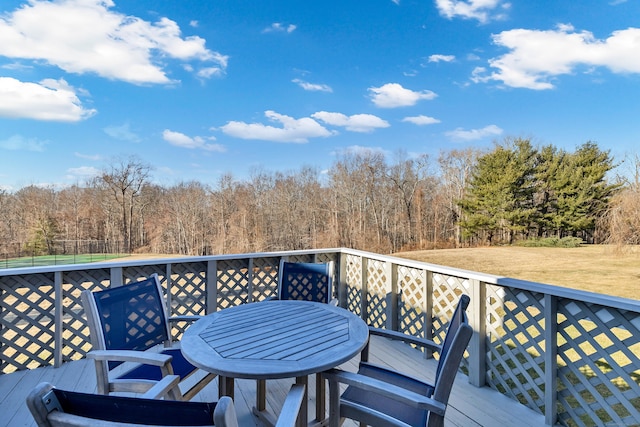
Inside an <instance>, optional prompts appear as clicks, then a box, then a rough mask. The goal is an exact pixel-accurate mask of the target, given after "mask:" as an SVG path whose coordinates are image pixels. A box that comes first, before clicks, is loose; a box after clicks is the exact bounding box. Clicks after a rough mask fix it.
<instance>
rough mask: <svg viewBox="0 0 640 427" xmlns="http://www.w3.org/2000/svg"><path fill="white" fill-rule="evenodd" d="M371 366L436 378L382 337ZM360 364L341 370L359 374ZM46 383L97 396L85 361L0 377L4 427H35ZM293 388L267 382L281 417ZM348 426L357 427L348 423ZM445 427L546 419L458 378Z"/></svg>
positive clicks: (246, 393)
mask: <svg viewBox="0 0 640 427" xmlns="http://www.w3.org/2000/svg"><path fill="white" fill-rule="evenodd" d="M370 359H371V362H373V363H377V364H381V365H388V366H394V367H395V368H396V369H399V370H402V371H404V372H406V373H409V374H413V375H415V376H416V377H418V378H423V379H431V378H432V377H433V373H434V372H435V365H436V362H435V360H433V359H431V360H425V359H424V358H423V355H422V353H420V352H418V351H417V350H414V349H412V348H411V347H409V346H408V345H406V344H403V343H399V342H392V341H388V340H386V339H383V338H379V337H372V338H371V351H370ZM357 362H358V358H357V357H356V358H355V359H353V360H351V361H349V362H347V363H345V364H344V365H342V366H341V367H342V368H343V369H345V370H350V371H355V370H356V369H357ZM42 381H47V382H49V383H51V384H53V385H54V386H56V387H58V388H63V389H69V390H76V391H82V392H95V390H96V381H95V371H94V367H93V364H92V363H90V362H89V361H87V360H84V359H83V360H79V361H75V362H71V363H65V364H63V366H62V367H60V368H53V367H45V368H39V369H34V370H31V371H19V372H15V373H12V374H6V375H0V426H12V427H13V426H16V427H18V426H29V427H30V426H35V422H34V421H33V418H32V417H31V414H30V413H29V410H28V409H27V406H26V404H25V398H26V396H27V394H28V393H29V391H30V390H31V389H32V388H33V387H35V386H36V385H37V384H38V383H40V382H42ZM292 383H293V379H291V380H270V381H267V408H268V409H269V410H270V411H273V412H276V413H277V412H279V410H280V407H281V405H282V403H283V401H284V398H285V395H286V393H287V391H288V389H289V387H290V386H291V384H292ZM235 389H236V391H235V404H236V411H237V413H238V417H239V420H240V425H241V426H247V427H250V426H257V425H259V424H258V423H257V421H256V419H255V418H254V416H253V415H252V413H251V408H252V406H253V405H254V403H255V396H256V382H255V381H252V380H236V387H235ZM217 390H218V383H217V380H216V381H213V382H212V383H210V384H209V385H208V386H207V387H206V388H205V389H204V390H203V391H202V392H200V394H198V395H197V396H196V398H195V399H194V400H199V401H215V400H217V398H218V396H217ZM315 397H316V396H315V375H311V376H309V400H310V402H309V405H310V407H309V414H310V417H313V415H312V414H314V413H315ZM344 425H345V426H355V425H356V424H355V423H352V422H351V421H347V422H346V423H345V424H344ZM445 425H446V426H460V427H474V426H487V427H493V426H518V427H529V426H530V427H534V426H535V427H538V426H544V425H545V423H544V416H543V415H542V414H539V413H536V412H534V411H532V410H530V409H528V408H527V407H525V406H523V405H520V404H519V403H517V402H515V401H514V400H511V399H509V398H508V397H506V396H503V395H502V394H500V393H498V392H496V391H494V390H492V389H490V388H488V387H483V388H476V387H474V386H472V385H470V384H469V383H468V381H467V377H466V376H465V375H463V374H458V378H457V379H456V382H455V384H454V387H453V391H452V393H451V397H450V399H449V407H448V409H447V414H446V422H445Z"/></svg>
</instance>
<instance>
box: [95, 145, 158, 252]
mask: <svg viewBox="0 0 640 427" xmlns="http://www.w3.org/2000/svg"><path fill="white" fill-rule="evenodd" d="M150 172H151V166H149V165H147V164H145V163H143V162H142V161H140V160H139V159H137V158H136V157H135V156H131V157H129V158H127V159H116V160H114V161H113V162H112V163H111V164H110V165H109V166H108V167H107V168H106V169H105V170H103V171H102V173H101V174H100V176H99V177H98V182H99V183H100V184H102V185H103V186H104V187H105V188H106V189H107V190H108V191H109V192H110V194H111V195H112V196H113V199H114V200H115V202H116V205H117V206H119V208H120V230H121V236H122V241H123V242H124V243H125V250H127V251H133V249H135V248H134V241H133V236H132V230H133V221H134V212H135V209H136V199H137V198H138V197H139V196H140V192H141V190H142V187H143V186H144V185H145V184H147V180H148V178H149V174H150Z"/></svg>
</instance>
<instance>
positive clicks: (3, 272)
mask: <svg viewBox="0 0 640 427" xmlns="http://www.w3.org/2000/svg"><path fill="white" fill-rule="evenodd" d="M341 251H343V249H342V248H332V249H330V248H327V249H308V250H296V251H276V252H255V253H242V254H225V255H206V256H177V257H162V258H146V259H143V258H135V259H131V260H123V261H99V262H93V263H82V264H57V265H45V266H38V267H19V268H5V269H0V277H1V276H17V275H22V274H40V273H52V272H55V271H76V270H96V269H100V268H113V267H130V266H136V265H158V264H175V263H184V262H207V261H221V260H229V259H249V258H271V257H281V256H290V255H310V254H318V253H336V252H341Z"/></svg>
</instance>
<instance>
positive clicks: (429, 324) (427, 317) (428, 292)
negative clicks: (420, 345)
mask: <svg viewBox="0 0 640 427" xmlns="http://www.w3.org/2000/svg"><path fill="white" fill-rule="evenodd" d="M425 276H426V277H425V291H424V307H423V313H424V337H425V338H426V339H428V340H431V341H433V271H430V270H425ZM424 357H425V358H426V359H431V358H433V350H431V349H429V348H425V350H424Z"/></svg>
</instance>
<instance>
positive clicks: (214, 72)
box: [196, 67, 224, 79]
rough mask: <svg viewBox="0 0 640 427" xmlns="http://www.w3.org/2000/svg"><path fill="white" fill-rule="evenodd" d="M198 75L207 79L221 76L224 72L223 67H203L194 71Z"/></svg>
mask: <svg viewBox="0 0 640 427" xmlns="http://www.w3.org/2000/svg"><path fill="white" fill-rule="evenodd" d="M196 74H197V76H198V77H202V78H204V79H209V78H211V77H214V76H221V75H223V74H224V68H222V67H205V68H201V69H200V70H198V72H197V73H196Z"/></svg>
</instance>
